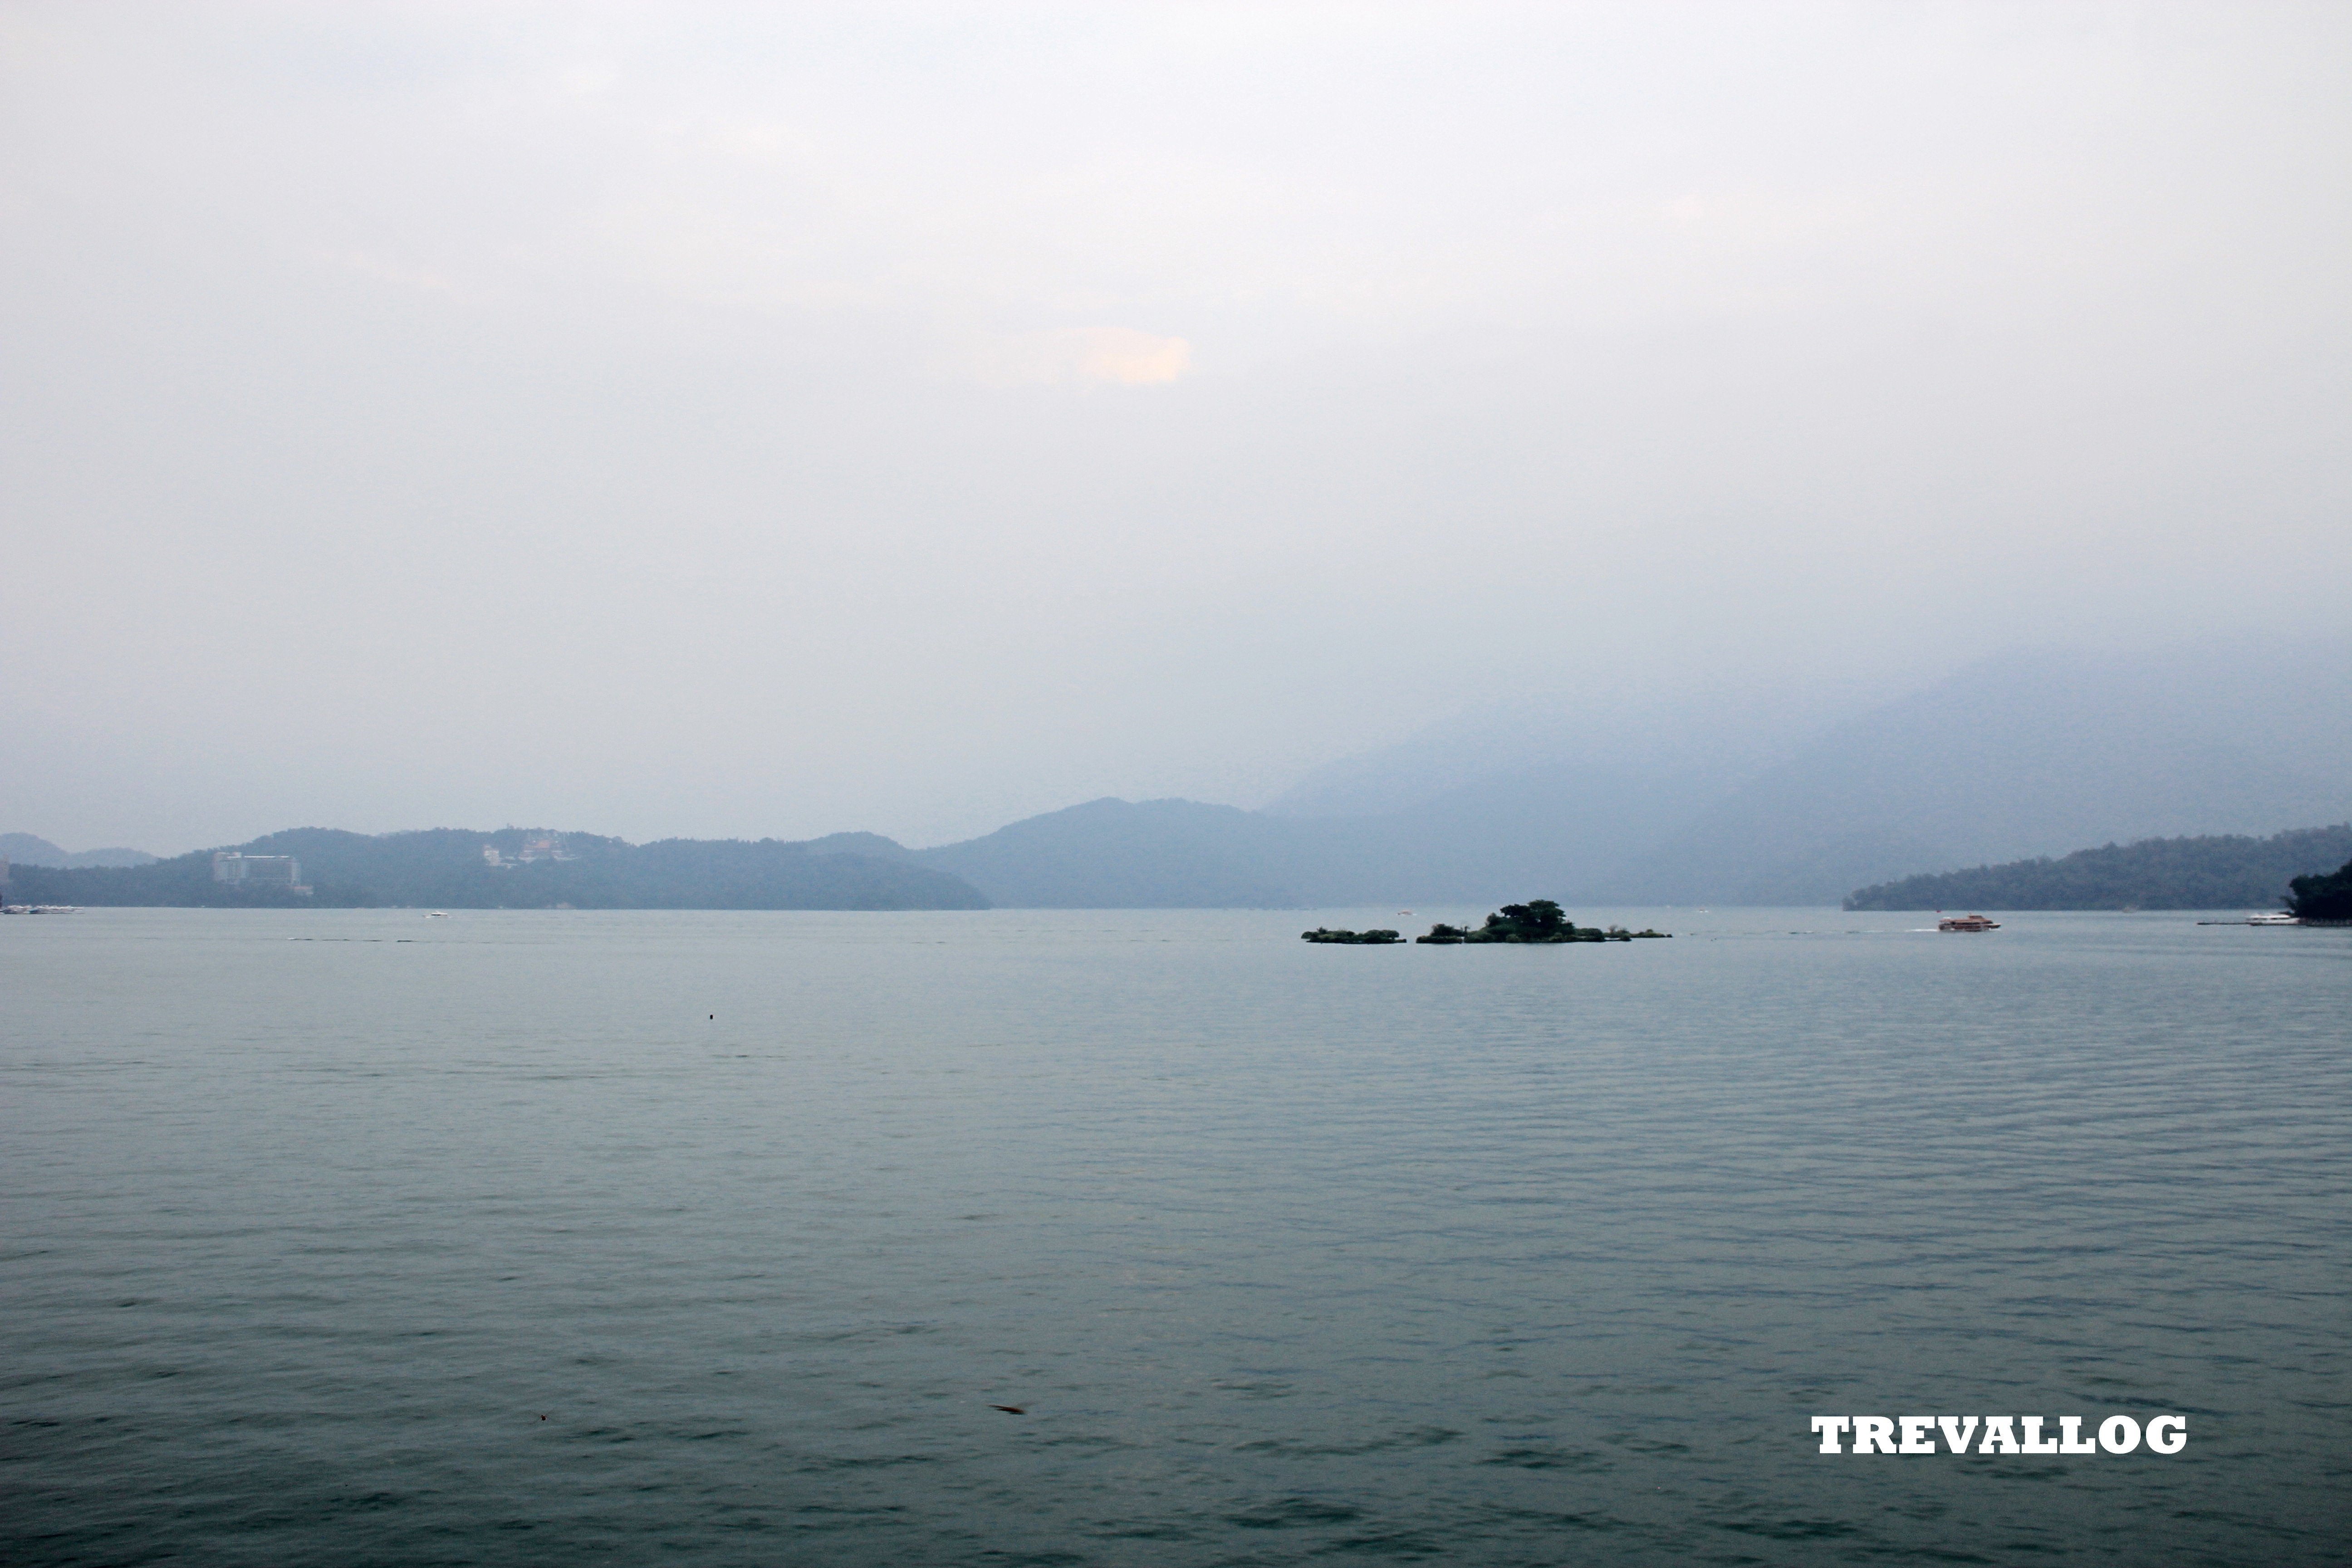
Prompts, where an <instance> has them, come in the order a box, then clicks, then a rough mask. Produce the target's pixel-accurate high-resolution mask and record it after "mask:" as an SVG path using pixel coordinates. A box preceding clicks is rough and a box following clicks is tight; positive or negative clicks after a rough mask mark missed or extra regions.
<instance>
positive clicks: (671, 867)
mask: <svg viewBox="0 0 2352 1568" xmlns="http://www.w3.org/2000/svg"><path fill="white" fill-rule="evenodd" d="M546 837H551V836H550V835H549V834H547V833H545V832H543V831H541V830H539V829H524V828H501V829H499V831H497V832H492V833H478V832H473V831H469V830H467V829H463V828H449V827H441V828H431V829H427V830H425V831H423V832H416V833H385V834H365V833H345V832H342V831H341V830H339V829H335V828H328V827H298V828H294V829H291V830H289V831H288V832H284V833H273V834H270V835H268V837H263V838H257V839H255V840H254V841H253V842H252V843H250V844H243V845H238V846H236V847H237V848H239V849H242V850H243V851H244V852H245V853H247V854H248V855H292V856H296V857H299V859H300V861H301V865H302V875H303V878H304V879H305V880H306V881H307V882H308V883H309V884H310V888H311V889H312V890H311V891H310V893H308V894H303V893H296V892H291V891H289V890H287V889H283V888H254V887H245V886H238V885H236V884H229V883H222V882H215V881H214V880H213V858H212V852H211V851H209V850H199V851H197V852H196V853H194V854H190V855H180V856H175V857H173V858H171V859H168V860H158V861H156V862H155V863H154V864H153V865H152V866H134V867H120V868H111V867H110V868H86V869H72V870H64V869H53V868H47V867H39V866H19V867H16V868H15V873H14V882H13V885H12V886H11V887H10V889H8V897H9V900H10V901H11V902H16V903H47V904H85V905H91V906H100V905H165V906H174V907H181V908H189V907H194V908H217V909H257V908H259V909H317V908H322V907H324V908H346V909H348V908H353V907H359V908H365V907H369V906H374V905H388V906H395V907H398V906H405V907H411V908H432V909H469V910H489V909H550V908H553V907H556V906H559V905H568V906H570V907H571V908H572V909H579V910H978V909H986V908H987V907H988V900H986V899H984V898H982V896H981V895H980V894H979V892H977V891H976V890H974V889H973V888H972V887H971V884H970V883H968V882H966V881H964V880H963V879H961V878H959V877H955V876H952V875H950V873H948V872H945V871H940V870H934V869H932V868H929V867H923V866H915V865H909V864H908V863H907V862H905V861H903V860H897V859H888V858H880V857H876V856H870V855H856V854H834V853H824V852H816V851H812V849H811V848H810V847H809V846H808V845H806V844H801V843H784V842H782V841H780V840H777V839H773V838H762V839H760V840H758V841H756V842H749V841H745V840H741V839H715V840H714V839H689V838H671V839H665V840H662V841H661V842H658V843H654V844H642V845H633V844H628V843H625V842H624V841H623V840H621V839H618V838H601V837H596V836H594V835H593V834H586V833H566V834H562V835H559V836H554V837H560V838H561V839H562V849H563V853H564V856H565V857H566V858H562V859H548V858H541V859H537V860H533V861H530V862H529V863H525V864H509V865H505V866H496V867H494V866H492V865H490V864H489V863H488V862H487V861H486V860H485V859H484V858H483V856H482V848H483V846H485V845H488V846H490V847H494V848H496V849H498V850H499V852H500V855H501V857H502V858H507V859H509V861H511V859H512V858H513V857H516V856H518V855H520V854H522V853H524V852H525V847H526V846H527V845H529V844H530V842H531V841H532V840H534V839H542V838H546Z"/></svg>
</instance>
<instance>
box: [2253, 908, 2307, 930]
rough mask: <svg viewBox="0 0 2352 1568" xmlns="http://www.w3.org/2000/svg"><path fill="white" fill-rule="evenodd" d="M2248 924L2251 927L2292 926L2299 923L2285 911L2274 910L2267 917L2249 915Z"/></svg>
mask: <svg viewBox="0 0 2352 1568" xmlns="http://www.w3.org/2000/svg"><path fill="white" fill-rule="evenodd" d="M2246 923H2247V924H2248V925H2250V926H2291V925H2294V924H2297V923H2299V922H2297V921H2296V920H2295V918H2294V916H2293V915H2291V914H2289V913H2287V912H2286V911H2285V910H2272V911H2271V912H2270V913H2268V914H2266V915H2248V916H2247V917H2246Z"/></svg>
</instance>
